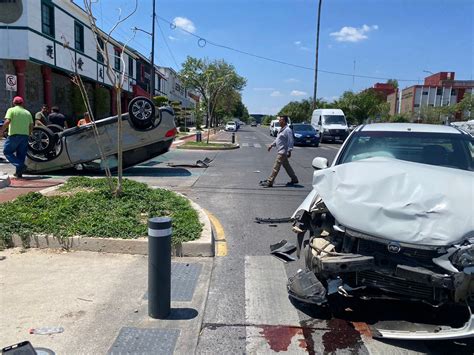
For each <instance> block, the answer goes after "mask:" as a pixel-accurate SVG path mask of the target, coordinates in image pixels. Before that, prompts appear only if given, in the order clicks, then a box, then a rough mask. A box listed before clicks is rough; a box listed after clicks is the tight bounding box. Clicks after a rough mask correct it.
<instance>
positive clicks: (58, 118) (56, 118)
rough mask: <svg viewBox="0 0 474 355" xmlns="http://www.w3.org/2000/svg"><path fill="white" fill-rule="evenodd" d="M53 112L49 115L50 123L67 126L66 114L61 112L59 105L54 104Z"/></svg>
mask: <svg viewBox="0 0 474 355" xmlns="http://www.w3.org/2000/svg"><path fill="white" fill-rule="evenodd" d="M51 111H53V112H51V113H50V114H49V115H48V121H49V123H50V124H56V125H58V126H61V127H63V128H67V124H66V116H64V115H63V114H62V113H60V112H59V107H58V106H53V107H51Z"/></svg>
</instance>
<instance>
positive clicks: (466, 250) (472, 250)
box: [451, 244, 474, 271]
mask: <svg viewBox="0 0 474 355" xmlns="http://www.w3.org/2000/svg"><path fill="white" fill-rule="evenodd" d="M451 262H452V263H453V265H454V266H455V267H456V268H457V269H458V270H459V271H461V270H464V269H465V268H467V267H470V266H474V244H470V245H466V246H462V247H461V248H460V249H459V250H458V251H456V252H455V253H454V254H453V255H452V256H451Z"/></svg>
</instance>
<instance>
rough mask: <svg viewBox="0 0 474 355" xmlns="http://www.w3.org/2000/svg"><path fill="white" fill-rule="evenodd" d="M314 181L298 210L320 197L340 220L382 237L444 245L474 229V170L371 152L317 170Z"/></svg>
mask: <svg viewBox="0 0 474 355" xmlns="http://www.w3.org/2000/svg"><path fill="white" fill-rule="evenodd" d="M313 183H314V184H313V191H312V192H311V193H310V194H309V195H308V196H307V198H306V199H305V201H304V202H303V203H302V204H301V206H300V207H299V208H298V210H297V212H298V211H299V210H302V209H303V210H306V211H310V210H311V208H312V207H313V204H314V201H315V200H317V199H318V197H320V198H322V200H323V201H324V203H325V205H326V207H327V208H328V210H329V211H330V212H331V214H332V215H333V216H334V218H336V220H337V221H338V222H339V223H340V224H342V225H344V226H346V227H348V228H350V229H354V230H356V231H359V232H362V233H366V234H369V235H372V236H375V237H380V238H383V239H388V240H392V241H397V242H402V243H410V244H418V245H427V246H447V245H452V244H455V243H459V242H460V241H462V240H464V239H465V238H467V237H472V236H473V235H474V173H473V172H469V171H463V170H459V169H452V168H444V167H438V166H431V165H426V164H418V163H412V162H406V161H402V160H396V159H389V158H371V159H366V160H360V161H357V162H352V163H347V164H341V165H337V166H334V167H330V168H327V169H325V170H321V171H318V172H316V173H315V176H314V179H313ZM295 214H296V213H295Z"/></svg>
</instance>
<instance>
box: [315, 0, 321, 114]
mask: <svg viewBox="0 0 474 355" xmlns="http://www.w3.org/2000/svg"><path fill="white" fill-rule="evenodd" d="M322 2H323V0H319V5H318V27H317V30H316V63H315V65H314V93H313V110H314V109H316V93H317V91H318V56H319V24H320V22H321V3H322Z"/></svg>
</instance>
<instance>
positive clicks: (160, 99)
mask: <svg viewBox="0 0 474 355" xmlns="http://www.w3.org/2000/svg"><path fill="white" fill-rule="evenodd" d="M153 103H154V104H155V106H158V107H161V106H166V105H168V103H169V100H168V98H167V97H166V96H155V97H153Z"/></svg>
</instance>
